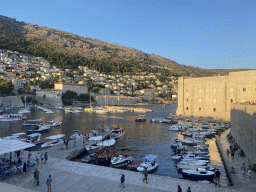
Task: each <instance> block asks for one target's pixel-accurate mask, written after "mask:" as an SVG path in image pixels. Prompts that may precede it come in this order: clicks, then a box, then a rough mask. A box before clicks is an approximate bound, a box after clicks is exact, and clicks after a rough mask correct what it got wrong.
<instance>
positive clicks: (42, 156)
mask: <svg viewBox="0 0 256 192" xmlns="http://www.w3.org/2000/svg"><path fill="white" fill-rule="evenodd" d="M40 158H41V165H43V163H44V153H41V156H40Z"/></svg>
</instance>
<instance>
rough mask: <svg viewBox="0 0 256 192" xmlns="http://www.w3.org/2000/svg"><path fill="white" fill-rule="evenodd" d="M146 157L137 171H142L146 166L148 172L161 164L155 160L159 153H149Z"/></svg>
mask: <svg viewBox="0 0 256 192" xmlns="http://www.w3.org/2000/svg"><path fill="white" fill-rule="evenodd" d="M144 158H145V159H146V161H145V162H143V163H141V164H140V166H139V167H138V168H137V171H139V172H142V171H143V170H144V167H146V168H147V170H148V172H153V171H155V170H156V169H157V168H158V167H159V164H158V163H156V162H155V161H154V160H155V159H156V158H157V155H147V156H145V157H144Z"/></svg>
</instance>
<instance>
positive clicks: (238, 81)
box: [176, 70, 256, 121]
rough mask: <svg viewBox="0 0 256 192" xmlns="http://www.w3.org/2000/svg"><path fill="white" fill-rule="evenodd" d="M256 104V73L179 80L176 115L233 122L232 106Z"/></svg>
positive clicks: (182, 78)
mask: <svg viewBox="0 0 256 192" xmlns="http://www.w3.org/2000/svg"><path fill="white" fill-rule="evenodd" d="M255 101H256V70H252V71H241V72H230V73H229V75H225V76H213V77H200V78H193V77H179V86H178V108H177V111H176V115H183V116H195V117H213V118H216V119H223V120H227V121H229V120H230V110H231V108H230V106H231V104H232V103H244V102H252V103H255Z"/></svg>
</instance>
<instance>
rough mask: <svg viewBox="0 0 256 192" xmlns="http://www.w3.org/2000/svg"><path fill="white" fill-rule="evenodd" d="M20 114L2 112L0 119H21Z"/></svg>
mask: <svg viewBox="0 0 256 192" xmlns="http://www.w3.org/2000/svg"><path fill="white" fill-rule="evenodd" d="M22 119H23V115H22V114H3V115H0V121H22Z"/></svg>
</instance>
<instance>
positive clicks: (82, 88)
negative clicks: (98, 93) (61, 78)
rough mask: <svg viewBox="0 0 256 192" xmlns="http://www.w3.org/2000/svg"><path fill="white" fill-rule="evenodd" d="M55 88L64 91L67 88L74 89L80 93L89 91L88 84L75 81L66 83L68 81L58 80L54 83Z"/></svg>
mask: <svg viewBox="0 0 256 192" xmlns="http://www.w3.org/2000/svg"><path fill="white" fill-rule="evenodd" d="M54 89H55V90H60V91H61V92H62V93H65V92H66V91H67V90H69V89H70V90H72V91H75V92H77V94H78V95H80V94H82V93H85V94H86V93H88V87H87V85H83V84H74V83H66V82H58V83H54Z"/></svg>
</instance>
